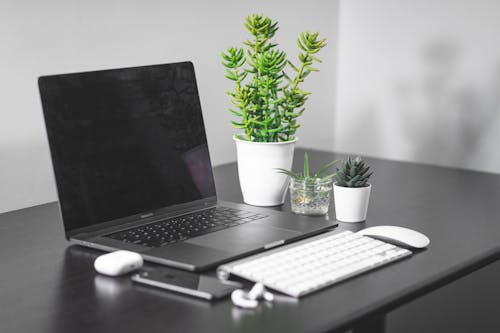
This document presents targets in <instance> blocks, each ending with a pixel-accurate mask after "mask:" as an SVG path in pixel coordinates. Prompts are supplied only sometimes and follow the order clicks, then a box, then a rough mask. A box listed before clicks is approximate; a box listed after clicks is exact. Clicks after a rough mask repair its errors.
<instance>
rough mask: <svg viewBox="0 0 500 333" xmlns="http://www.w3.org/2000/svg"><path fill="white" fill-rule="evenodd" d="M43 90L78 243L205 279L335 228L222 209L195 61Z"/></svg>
mask: <svg viewBox="0 0 500 333" xmlns="http://www.w3.org/2000/svg"><path fill="white" fill-rule="evenodd" d="M38 83H39V88H40V95H41V99H42V106H43V112H44V117H45V124H46V128H47V136H48V140H49V145H50V151H51V156H52V163H53V168H54V174H55V180H56V185H57V192H58V196H59V206H60V210H61V215H62V219H63V223H64V228H65V233H66V237H67V238H68V239H70V240H73V241H75V242H77V243H79V244H81V245H84V246H88V247H92V248H97V249H101V250H105V251H112V250H118V249H125V250H131V251H135V252H138V253H141V255H142V256H143V257H144V259H146V260H148V261H151V262H156V263H160V264H165V265H169V266H174V267H177V268H181V269H186V270H202V269H206V268H211V267H213V266H215V265H217V264H219V263H222V262H225V261H229V260H232V259H236V258H238V257H242V256H244V255H247V254H251V253H255V252H258V251H262V250H265V249H267V248H271V247H274V246H278V245H281V244H284V243H287V242H291V241H295V240H299V239H302V238H304V237H307V236H311V235H314V234H317V233H320V232H323V231H326V230H328V229H331V228H333V227H335V225H336V224H335V223H334V222H330V221H326V220H325V219H319V218H307V217H303V216H297V215H293V214H289V213H284V212H279V211H274V210H270V209H262V208H256V207H252V206H248V205H243V204H237V203H229V202H220V201H218V200H217V195H216V189H215V184H214V178H213V174H212V166H211V162H210V156H209V152H208V145H207V139H206V134H205V128H204V124H203V117H202V111H201V106H200V100H199V96H198V89H197V85H196V79H195V73H194V68H193V65H192V63H190V62H182V63H174V64H164V65H154V66H143V67H133V68H123V69H113V70H103V71H94V72H85V73H73V74H62V75H52V76H43V77H40V78H39V80H38Z"/></svg>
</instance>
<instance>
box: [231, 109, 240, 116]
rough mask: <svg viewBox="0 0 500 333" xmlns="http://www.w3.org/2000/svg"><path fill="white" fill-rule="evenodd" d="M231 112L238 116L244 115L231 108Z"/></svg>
mask: <svg viewBox="0 0 500 333" xmlns="http://www.w3.org/2000/svg"><path fill="white" fill-rule="evenodd" d="M229 112H231V113H232V114H234V115H235V116H238V117H243V115H242V114H241V113H239V112H237V111H234V110H233V109H229Z"/></svg>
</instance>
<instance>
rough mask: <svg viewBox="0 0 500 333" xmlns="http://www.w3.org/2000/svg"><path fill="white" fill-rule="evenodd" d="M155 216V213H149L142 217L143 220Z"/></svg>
mask: <svg viewBox="0 0 500 333" xmlns="http://www.w3.org/2000/svg"><path fill="white" fill-rule="evenodd" d="M153 215H154V214H153V213H147V214H144V215H141V219H145V218H146V217H151V216H153Z"/></svg>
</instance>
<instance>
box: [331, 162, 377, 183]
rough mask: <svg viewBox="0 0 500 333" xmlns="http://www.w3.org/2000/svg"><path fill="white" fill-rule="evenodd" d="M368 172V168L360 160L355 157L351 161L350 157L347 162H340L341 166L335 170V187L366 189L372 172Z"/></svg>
mask: <svg viewBox="0 0 500 333" xmlns="http://www.w3.org/2000/svg"><path fill="white" fill-rule="evenodd" d="M369 171H370V166H369V165H367V164H366V163H365V161H363V160H362V159H361V157H359V156H358V157H356V158H355V159H352V158H351V157H350V156H349V157H348V158H347V160H345V161H342V166H341V167H340V169H337V174H336V176H335V179H336V185H337V186H343V187H366V186H367V183H368V180H369V179H370V177H371V175H372V174H373V172H369Z"/></svg>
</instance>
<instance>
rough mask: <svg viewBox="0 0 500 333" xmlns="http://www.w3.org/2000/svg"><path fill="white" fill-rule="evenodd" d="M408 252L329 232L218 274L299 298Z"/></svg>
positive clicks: (221, 269) (226, 267) (224, 267)
mask: <svg viewBox="0 0 500 333" xmlns="http://www.w3.org/2000/svg"><path fill="white" fill-rule="evenodd" d="M411 254H412V252H411V251H408V250H406V249H403V248H400V247H397V246H395V245H392V244H389V243H386V242H382V241H379V240H375V239H372V238H369V237H366V236H361V235H358V234H356V233H353V232H351V231H344V232H340V233H339V232H336V231H332V232H327V233H324V234H321V235H319V236H315V237H312V238H308V239H306V240H303V241H300V242H297V243H293V244H290V245H285V246H282V247H280V248H277V249H274V250H271V251H267V252H264V253H261V254H258V255H254V256H251V257H248V258H245V259H242V260H238V261H234V262H232V263H229V264H226V265H222V266H220V267H219V268H218V274H219V277H220V278H223V279H224V278H227V277H228V276H229V275H230V274H234V275H237V276H240V277H242V278H245V279H248V280H250V281H254V282H261V283H263V284H264V285H265V286H266V287H269V288H272V289H274V290H277V291H280V292H282V293H284V294H287V295H290V296H293V297H300V296H303V295H306V294H309V293H311V292H313V291H316V290H318V289H321V288H324V287H327V286H329V285H332V284H334V283H337V282H340V281H342V280H345V279H347V278H349V277H352V276H355V275H358V274H360V273H363V272H366V271H368V270H372V269H374V268H377V267H380V266H382V265H386V264H388V263H391V262H394V261H396V260H398V259H401V258H404V257H406V256H409V255H411Z"/></svg>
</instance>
